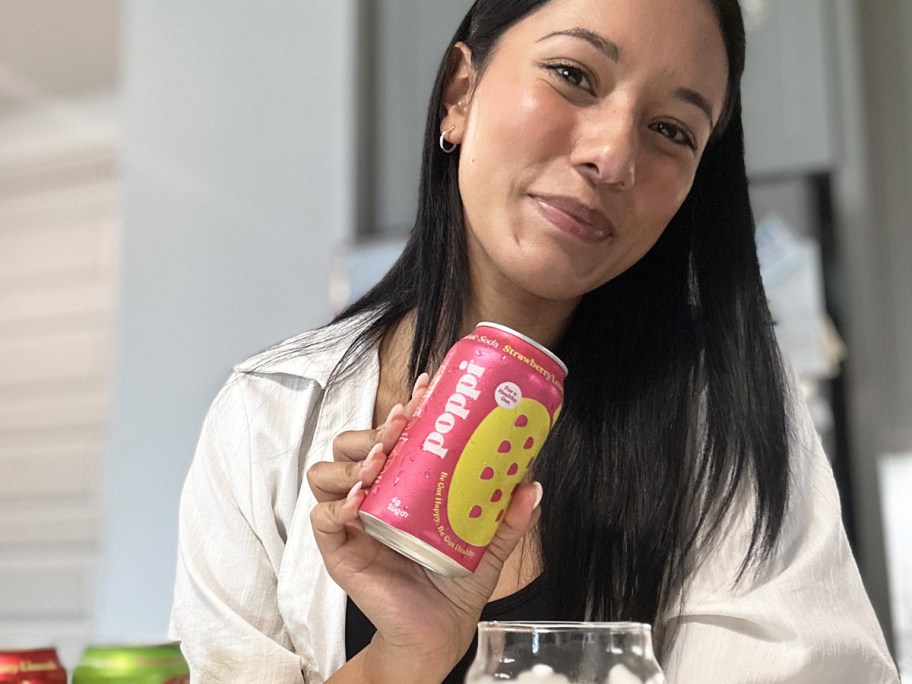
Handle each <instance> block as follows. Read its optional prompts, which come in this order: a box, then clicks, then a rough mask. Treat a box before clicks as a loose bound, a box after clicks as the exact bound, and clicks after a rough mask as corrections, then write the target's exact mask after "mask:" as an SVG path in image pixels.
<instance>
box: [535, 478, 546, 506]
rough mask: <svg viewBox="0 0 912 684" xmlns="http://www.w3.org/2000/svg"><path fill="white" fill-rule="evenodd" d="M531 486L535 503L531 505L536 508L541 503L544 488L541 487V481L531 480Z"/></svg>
mask: <svg viewBox="0 0 912 684" xmlns="http://www.w3.org/2000/svg"><path fill="white" fill-rule="evenodd" d="M532 486H533V487H535V505H534V506H532V508H538V504H540V503H541V500H542V494H543V493H544V490H543V489H542V486H541V482H533V483H532Z"/></svg>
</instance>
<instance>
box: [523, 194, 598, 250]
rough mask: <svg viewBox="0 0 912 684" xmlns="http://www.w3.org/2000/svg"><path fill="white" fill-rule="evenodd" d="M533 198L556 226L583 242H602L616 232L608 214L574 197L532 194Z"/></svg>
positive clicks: (543, 214)
mask: <svg viewBox="0 0 912 684" xmlns="http://www.w3.org/2000/svg"><path fill="white" fill-rule="evenodd" d="M532 199H533V200H535V206H536V207H537V208H538V211H539V213H540V214H541V215H542V216H544V217H545V218H546V219H547V220H548V221H549V222H550V223H551V224H552V225H553V226H554V227H555V228H557V229H558V230H560V231H562V232H564V233H567V234H569V235H572V236H573V237H575V238H578V239H580V240H582V241H583V242H588V243H597V242H602V241H603V240H605V239H607V238H608V237H609V236H610V235H611V234H612V233H613V232H614V227H613V226H612V225H611V221H609V220H608V217H607V216H605V215H604V214H603V213H602V212H600V211H599V210H597V209H592V208H590V207H587V206H586V205H585V204H583V203H582V202H580V201H579V200H576V199H574V198H572V197H564V196H558V195H532Z"/></svg>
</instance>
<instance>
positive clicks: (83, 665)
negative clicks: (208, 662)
mask: <svg viewBox="0 0 912 684" xmlns="http://www.w3.org/2000/svg"><path fill="white" fill-rule="evenodd" d="M189 681H190V668H189V667H188V666H187V661H186V660H184V656H183V654H182V653H181V650H180V646H179V645H178V644H153V645H148V646H89V647H88V648H87V649H86V650H85V653H83V654H82V659H81V660H80V661H79V665H77V666H76V669H75V670H73V684H187V683H188V682H189Z"/></svg>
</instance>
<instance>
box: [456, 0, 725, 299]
mask: <svg viewBox="0 0 912 684" xmlns="http://www.w3.org/2000/svg"><path fill="white" fill-rule="evenodd" d="M462 48H463V56H462V61H461V62H460V65H459V67H458V68H457V71H456V73H455V75H454V77H453V79H452V80H451V81H450V85H449V88H448V90H447V93H446V100H447V104H446V116H445V117H444V119H443V121H442V123H441V130H444V131H445V130H448V129H450V128H452V129H453V130H452V131H451V132H450V133H449V135H448V139H449V140H450V141H452V142H458V143H460V144H461V146H462V149H461V155H460V161H459V187H460V192H461V194H462V199H463V204H464V207H465V216H466V224H467V230H468V235H467V243H468V249H469V258H470V263H471V268H472V278H473V282H474V283H475V284H476V285H477V284H478V282H479V278H481V279H482V280H483V281H485V282H492V280H493V281H494V282H496V285H495V286H496V287H498V289H500V290H501V291H503V289H504V288H505V287H506V288H509V289H510V290H511V291H514V292H516V293H517V294H518V295H531V296H533V297H537V298H543V299H547V300H552V301H556V300H574V299H578V298H579V297H581V296H582V295H583V294H584V293H586V292H588V291H590V290H593V289H595V288H596V287H598V286H600V285H602V284H603V283H605V282H607V281H609V280H611V279H612V278H614V277H615V276H617V275H618V274H620V273H622V272H623V271H625V270H626V269H627V268H629V267H630V266H631V265H633V264H634V263H635V262H636V261H637V260H638V259H640V258H641V257H642V256H643V255H644V254H645V253H646V252H647V251H648V250H649V249H650V247H652V245H653V244H655V242H656V240H657V239H658V238H659V236H660V234H661V233H662V231H663V230H664V228H665V226H666V225H667V224H668V222H669V221H670V220H671V218H672V216H673V215H674V214H675V212H676V211H677V210H678V208H679V207H680V206H681V203H682V202H683V201H684V198H685V197H686V196H687V193H688V191H689V190H690V187H691V183H692V181H693V178H694V173H695V172H696V169H697V164H698V163H699V161H700V157H701V155H702V153H703V150H704V149H705V147H706V144H707V141H708V140H709V137H710V133H711V132H712V129H713V125H714V124H715V122H716V121H717V120H718V117H719V114H720V112H721V110H722V106H723V102H724V99H725V91H726V80H727V74H728V63H727V58H726V53H725V46H724V43H723V39H722V35H721V32H720V29H719V24H718V21H717V18H716V15H715V13H714V10H713V8H712V6H711V5H710V3H709V2H707V1H706V0H601V1H598V2H596V1H594V0H551V2H549V3H547V4H546V5H544V7H542V8H541V9H540V10H538V11H536V12H534V13H532V14H530V15H528V16H527V17H526V18H524V19H523V20H522V21H520V22H519V23H517V24H516V25H515V26H513V27H512V28H510V29H509V30H508V31H507V32H506V33H504V35H503V36H502V37H501V39H500V41H499V42H498V44H497V46H496V47H495V49H494V50H493V51H492V53H491V55H490V58H489V60H488V63H487V65H486V66H485V69H484V71H483V73H482V74H481V76H480V77H479V75H478V74H477V73H475V72H474V71H473V70H472V68H471V65H470V62H469V54H468V49H467V48H465V46H462Z"/></svg>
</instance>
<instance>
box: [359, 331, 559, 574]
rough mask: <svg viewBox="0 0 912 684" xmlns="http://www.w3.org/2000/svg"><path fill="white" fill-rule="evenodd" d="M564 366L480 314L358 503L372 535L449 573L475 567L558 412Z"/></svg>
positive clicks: (531, 341) (367, 529)
mask: <svg viewBox="0 0 912 684" xmlns="http://www.w3.org/2000/svg"><path fill="white" fill-rule="evenodd" d="M566 375H567V368H566V366H564V364H563V363H562V362H561V360H560V359H558V358H557V357H556V356H555V355H554V354H552V353H551V352H550V351H548V350H547V349H545V348H544V347H543V346H541V345H540V344H538V343H537V342H535V341H533V340H531V339H529V338H528V337H526V336H525V335H522V334H520V333H518V332H516V331H514V330H510V329H509V328H507V327H505V326H502V325H498V324H495V323H479V324H478V326H477V327H476V328H475V330H474V331H473V332H472V333H471V334H470V335H467V336H466V337H464V338H462V339H461V340H460V341H459V342H457V343H456V344H455V345H454V346H453V347H452V349H450V351H449V352H447V355H446V358H444V360H443V364H442V365H441V366H440V369H439V370H438V371H437V374H436V375H435V376H434V379H433V380H432V381H431V385H430V387H429V388H428V392H427V394H426V395H425V396H424V399H423V400H422V401H421V404H420V405H419V406H418V408H417V409H416V410H415V415H414V416H413V417H412V420H411V421H409V424H408V425H407V426H406V428H405V430H404V431H403V433H402V436H401V437H400V438H399V441H398V442H397V443H396V446H395V447H394V448H393V450H392V452H391V453H390V455H389V459H388V460H387V462H386V465H385V466H384V468H383V471H382V472H381V473H380V475H379V476H378V477H377V479H376V481H375V482H374V484H373V486H372V487H371V489H370V491H369V492H368V494H367V496H366V497H365V499H364V502H363V503H362V504H361V510H360V516H361V520H362V522H363V523H364V528H365V530H366V531H367V533H368V534H370V535H371V536H372V537H374V538H376V539H378V540H379V541H381V542H383V543H384V544H386V545H387V546H390V547H392V548H393V549H395V550H396V551H399V552H400V553H402V554H403V555H405V556H408V557H409V558H411V559H412V560H414V561H416V562H418V563H421V564H422V565H424V566H425V567H427V568H429V569H431V570H433V571H435V572H438V573H440V574H443V575H449V576H456V575H468V574H471V573H472V572H474V571H475V568H476V567H478V563H479V562H480V561H481V557H482V555H483V554H484V551H485V549H486V548H487V547H488V544H490V543H491V539H492V538H493V537H494V533H495V532H496V531H497V527H498V525H499V524H500V521H501V520H502V518H503V515H504V512H505V511H506V509H507V506H508V505H509V503H510V499H511V498H512V495H513V490H514V488H515V487H516V485H517V484H519V483H520V482H521V481H522V479H523V478H524V477H525V475H526V472H527V471H528V469H529V466H531V465H532V462H533V461H534V460H535V457H536V455H537V454H538V452H539V450H540V449H541V447H542V444H544V441H545V439H546V438H547V436H548V433H549V432H550V431H551V427H552V426H553V425H554V422H555V421H556V420H557V417H558V415H559V413H560V410H561V406H562V405H563V400H564V378H565V377H566Z"/></svg>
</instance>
